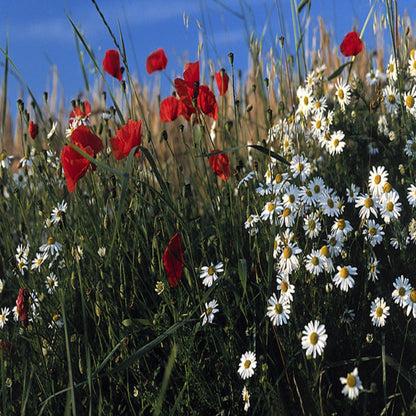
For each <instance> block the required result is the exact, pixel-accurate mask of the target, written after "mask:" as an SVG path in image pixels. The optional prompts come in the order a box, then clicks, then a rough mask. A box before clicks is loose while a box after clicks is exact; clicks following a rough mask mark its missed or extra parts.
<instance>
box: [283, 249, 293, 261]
mask: <svg viewBox="0 0 416 416" xmlns="http://www.w3.org/2000/svg"><path fill="white" fill-rule="evenodd" d="M291 256H292V249H291V248H290V247H285V249H284V250H283V257H284V258H285V259H289V258H290V257H291Z"/></svg>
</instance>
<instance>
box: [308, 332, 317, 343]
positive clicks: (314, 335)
mask: <svg viewBox="0 0 416 416" xmlns="http://www.w3.org/2000/svg"><path fill="white" fill-rule="evenodd" d="M318 339H319V336H318V334H317V333H316V332H312V334H310V335H309V342H310V343H311V344H312V345H316V344H317V343H318Z"/></svg>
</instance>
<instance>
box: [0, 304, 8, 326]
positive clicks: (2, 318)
mask: <svg viewBox="0 0 416 416" xmlns="http://www.w3.org/2000/svg"><path fill="white" fill-rule="evenodd" d="M9 313H10V309H9V308H7V307H5V308H1V315H0V328H1V329H3V328H4V325H5V324H6V322H7V321H8V319H7V317H8V316H9Z"/></svg>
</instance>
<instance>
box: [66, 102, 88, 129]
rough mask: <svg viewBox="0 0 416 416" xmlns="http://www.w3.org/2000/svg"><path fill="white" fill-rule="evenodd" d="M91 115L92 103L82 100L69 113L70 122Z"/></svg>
mask: <svg viewBox="0 0 416 416" xmlns="http://www.w3.org/2000/svg"><path fill="white" fill-rule="evenodd" d="M90 115H91V104H90V103H89V102H88V101H81V102H80V103H79V104H78V105H77V106H75V109H74V110H72V111H71V114H70V115H69V123H70V124H71V123H72V122H74V121H79V120H84V119H88V117H89V116H90Z"/></svg>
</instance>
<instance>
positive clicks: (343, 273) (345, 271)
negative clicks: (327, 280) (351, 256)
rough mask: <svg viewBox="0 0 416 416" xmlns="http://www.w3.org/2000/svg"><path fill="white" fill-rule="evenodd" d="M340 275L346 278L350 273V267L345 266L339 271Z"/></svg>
mask: <svg viewBox="0 0 416 416" xmlns="http://www.w3.org/2000/svg"><path fill="white" fill-rule="evenodd" d="M339 275H340V276H341V277H342V278H343V279H346V278H347V277H348V276H349V275H350V273H349V272H348V269H347V268H346V267H343V268H342V269H341V270H340V271H339Z"/></svg>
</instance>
